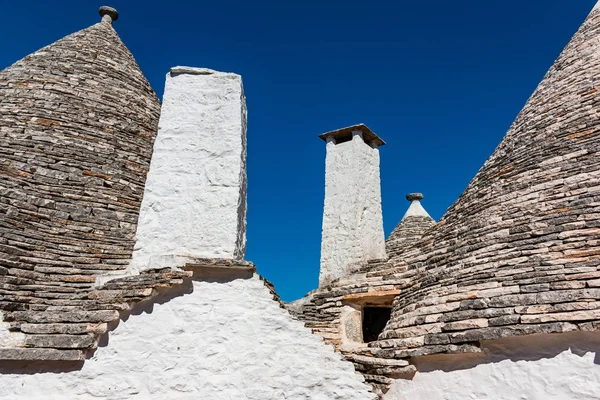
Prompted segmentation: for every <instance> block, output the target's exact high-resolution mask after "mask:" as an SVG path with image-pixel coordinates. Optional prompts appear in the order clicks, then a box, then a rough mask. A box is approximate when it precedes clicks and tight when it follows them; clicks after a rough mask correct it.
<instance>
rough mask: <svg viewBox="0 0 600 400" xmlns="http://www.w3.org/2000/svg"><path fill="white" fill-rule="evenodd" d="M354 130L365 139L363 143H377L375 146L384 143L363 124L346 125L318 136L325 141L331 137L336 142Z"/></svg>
mask: <svg viewBox="0 0 600 400" xmlns="http://www.w3.org/2000/svg"><path fill="white" fill-rule="evenodd" d="M355 132H360V133H362V138H363V140H364V141H365V143H367V144H370V143H374V144H375V145H377V147H380V146H384V145H385V142H384V141H383V139H381V138H380V137H379V136H377V135H376V134H375V133H374V132H373V131H372V130H371V129H369V127H368V126H366V125H365V124H357V125H352V126H348V127H346V128H341V129H337V130H335V131H331V132H326V133H323V134H321V135H319V137H320V138H321V139H323V140H324V141H326V142H327V140H328V139H329V138H333V139H335V141H336V142H340V141H343V140H342V139H343V138H345V137H348V136H350V137H352V135H353V134H354V133H355Z"/></svg>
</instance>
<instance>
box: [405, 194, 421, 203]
mask: <svg viewBox="0 0 600 400" xmlns="http://www.w3.org/2000/svg"><path fill="white" fill-rule="evenodd" d="M406 200H408V201H415V200H419V201H420V200H423V194H421V193H410V194H407V195H406Z"/></svg>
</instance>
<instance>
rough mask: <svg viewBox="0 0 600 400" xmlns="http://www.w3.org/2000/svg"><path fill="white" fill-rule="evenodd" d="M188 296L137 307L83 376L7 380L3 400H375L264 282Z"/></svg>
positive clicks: (1, 377)
mask: <svg viewBox="0 0 600 400" xmlns="http://www.w3.org/2000/svg"><path fill="white" fill-rule="evenodd" d="M192 289H193V291H192ZM183 291H184V292H191V293H187V294H182V295H180V296H178V297H175V298H171V299H170V300H168V301H166V300H167V299H166V298H165V299H162V300H161V301H160V302H163V304H157V303H155V304H154V305H153V307H148V305H147V304H146V306H140V307H138V309H145V311H144V312H143V313H142V314H141V315H131V316H130V317H129V319H128V320H127V321H124V322H123V321H122V322H121V323H120V324H119V326H118V327H117V328H116V329H115V330H114V331H113V332H111V333H110V336H109V342H108V345H107V346H106V347H101V348H99V349H98V351H97V352H96V353H95V355H94V357H93V358H92V359H90V360H88V361H86V362H85V364H84V365H83V368H82V369H81V370H77V371H72V372H66V373H62V374H58V373H38V374H15V373H6V371H3V373H1V374H0V398H2V399H28V400H36V399H44V400H45V399H89V398H103V399H104V398H106V399H129V398H139V399H161V400H162V399H195V400H244V399H255V400H270V399H273V400H275V399H277V400H279V399H293V400H333V399H339V400H353V399H357V400H358V399H361V400H364V399H373V398H374V397H373V395H372V394H371V393H370V392H369V388H368V387H367V386H366V385H365V384H364V383H362V381H363V379H362V377H361V376H360V375H357V374H356V373H355V372H354V369H353V367H352V364H350V363H348V362H345V361H341V359H340V356H339V355H338V354H337V353H335V352H334V351H333V348H332V347H331V346H327V345H325V344H323V342H322V340H321V339H320V338H319V337H318V336H316V335H313V334H312V333H311V332H310V330H309V329H307V328H304V326H303V324H302V323H301V322H299V321H296V320H294V319H292V317H291V316H290V315H289V314H288V312H287V311H285V310H283V309H281V308H279V303H277V302H276V301H274V300H272V297H271V294H270V292H269V291H268V289H267V288H266V287H265V286H264V283H263V282H262V281H260V280H259V279H258V278H256V277H255V278H252V279H247V280H242V279H238V280H235V281H232V282H229V283H216V282H212V283H211V282H193V287H191V283H190V287H187V288H186V289H185V290H183ZM134 314H135V313H134ZM0 369H2V366H0ZM32 371H34V369H29V370H28V372H32ZM11 372H14V369H13V370H12V371H11Z"/></svg>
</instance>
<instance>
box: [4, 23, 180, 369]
mask: <svg viewBox="0 0 600 400" xmlns="http://www.w3.org/2000/svg"><path fill="white" fill-rule="evenodd" d="M103 18H104V19H103V22H100V23H98V24H95V25H93V26H91V27H89V28H87V29H84V30H82V31H79V32H77V33H74V34H72V35H69V36H67V37H65V38H64V39H61V40H59V41H57V42H56V43H54V44H51V45H49V46H47V47H45V48H43V49H41V50H39V51H37V52H35V53H33V54H31V55H29V56H27V57H25V58H24V59H22V60H20V61H18V62H17V63H15V64H14V65H12V66H10V67H8V68H7V69H5V70H3V71H1V72H0V153H1V157H0V287H1V289H2V291H0V310H2V311H3V312H0V314H2V315H3V317H4V318H3V319H4V321H5V322H6V321H10V322H11V323H10V329H11V330H12V331H14V332H16V336H15V338H16V339H15V343H13V344H14V345H15V346H16V347H19V348H20V347H29V349H20V350H22V351H21V352H19V351H16V353H15V351H13V352H9V353H7V352H2V351H0V359H3V358H4V359H6V358H25V359H80V358H81V354H82V353H81V352H79V351H71V352H69V351H67V350H65V351H67V352H66V353H65V352H63V349H80V348H88V347H91V346H93V344H94V341H95V338H96V337H97V335H99V334H100V333H102V330H105V329H106V325H105V322H107V321H109V320H114V319H116V318H118V312H117V311H116V310H119V309H123V308H127V307H126V302H125V301H124V300H123V299H125V298H134V299H141V298H143V297H144V296H146V295H148V294H149V293H150V292H152V288H153V287H154V286H156V285H157V284H161V285H168V284H169V282H171V280H172V279H179V278H181V277H182V276H187V275H188V274H181V273H180V274H177V273H175V274H173V273H171V272H169V271H161V272H160V273H158V272H157V273H154V272H152V271H150V272H149V273H148V274H146V276H142V277H141V278H139V279H138V278H135V279H137V281H132V280H131V279H133V280H135V279H134V278H131V279H130V280H125V281H123V283H121V284H119V283H113V284H112V286H111V287H112V288H113V290H112V291H108V292H106V291H104V292H101V293H102V294H98V293H97V292H94V290H93V285H94V282H95V280H96V277H97V276H99V275H105V274H107V273H109V272H111V271H115V270H120V269H125V268H126V266H127V264H128V263H129V259H130V257H131V253H132V249H133V245H134V236H135V231H136V225H137V219H138V212H139V207H140V202H141V199H142V195H143V192H144V182H145V179H146V173H147V171H148V169H149V166H150V158H151V154H152V146H153V142H154V138H155V136H156V132H157V125H158V118H159V114H160V102H159V100H158V98H157V96H156V94H155V93H154V91H153V90H152V88H151V87H150V84H149V83H148V81H147V80H146V78H145V77H144V75H143V74H142V72H141V71H140V68H139V67H138V65H137V63H136V61H135V59H134V58H133V56H132V55H131V53H130V52H129V50H128V49H127V48H126V47H125V45H124V44H123V43H122V42H121V40H120V38H119V36H118V35H117V33H116V32H115V30H114V29H113V27H112V24H111V18H108V17H103ZM132 288H134V289H135V290H132V291H131V290H130V291H127V290H126V289H132ZM62 323H71V326H69V325H68V324H67V325H64V324H62ZM103 324H104V325H103ZM23 333H25V334H26V335H25V337H23V336H22V334H23ZM71 334H73V335H74V336H69V335H71ZM19 335H21V336H19ZM2 347H3V345H2V343H0V348H2ZM38 347H39V348H40V349H38ZM42 348H43V349H45V350H43V351H42V350H41V349H42ZM51 349H61V350H54V352H52V351H51ZM0 350H1V349H0ZM23 352H26V353H23ZM23 354H25V355H23Z"/></svg>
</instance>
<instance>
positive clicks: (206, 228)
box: [130, 67, 246, 271]
mask: <svg viewBox="0 0 600 400" xmlns="http://www.w3.org/2000/svg"><path fill="white" fill-rule="evenodd" d="M245 251H246V102H245V97H244V91H243V87H242V78H241V76H239V75H236V74H232V73H224V72H217V71H213V70H209V69H204V68H190V67H175V68H172V69H171V72H170V73H169V74H168V75H167V80H166V84H165V94H164V98H163V104H162V109H161V115H160V122H159V126H158V136H157V139H156V142H155V144H154V151H153V154H152V162H151V165H150V171H149V173H148V178H147V180H146V186H145V190H144V198H143V201H142V205H141V208H140V216H139V221H138V227H137V232H136V244H135V249H134V253H133V259H132V261H131V263H130V271H138V270H143V269H148V268H161V267H177V266H181V265H184V264H185V263H186V262H187V261H188V260H189V259H190V258H194V257H198V258H213V257H214V258H234V259H243V258H244V253H245Z"/></svg>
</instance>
